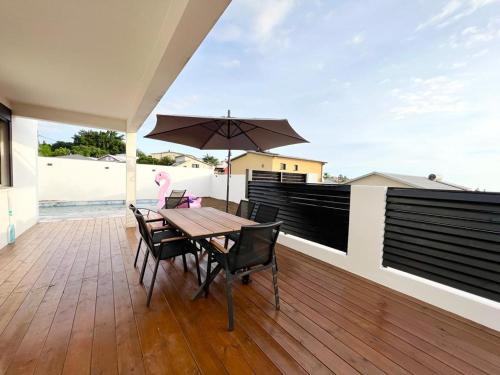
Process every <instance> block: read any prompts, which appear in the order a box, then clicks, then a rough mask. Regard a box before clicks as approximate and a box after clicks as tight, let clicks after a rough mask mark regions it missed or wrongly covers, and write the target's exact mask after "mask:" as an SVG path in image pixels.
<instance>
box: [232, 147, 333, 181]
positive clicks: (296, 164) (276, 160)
mask: <svg viewBox="0 0 500 375" xmlns="http://www.w3.org/2000/svg"><path fill="white" fill-rule="evenodd" d="M325 164H326V162H324V161H319V160H311V159H304V158H299V157H295V156H285V155H280V154H274V153H271V152H257V151H247V152H246V153H244V154H242V155H239V156H236V157H234V158H232V159H231V173H233V174H245V173H246V170H247V169H252V170H261V171H272V172H289V173H311V174H315V175H316V176H317V180H318V182H321V180H322V177H323V166H324V165H325Z"/></svg>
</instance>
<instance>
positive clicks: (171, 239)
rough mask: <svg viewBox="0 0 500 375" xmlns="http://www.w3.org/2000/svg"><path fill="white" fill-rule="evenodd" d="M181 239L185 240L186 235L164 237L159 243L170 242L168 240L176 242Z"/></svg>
mask: <svg viewBox="0 0 500 375" xmlns="http://www.w3.org/2000/svg"><path fill="white" fill-rule="evenodd" d="M182 240H187V237H184V236H178V237H170V238H164V239H163V240H161V241H160V243H170V242H176V241H182Z"/></svg>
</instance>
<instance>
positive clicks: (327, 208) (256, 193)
mask: <svg viewBox="0 0 500 375" xmlns="http://www.w3.org/2000/svg"><path fill="white" fill-rule="evenodd" d="M248 198H249V199H250V200H252V201H255V202H257V203H265V204H269V205H272V206H277V207H279V208H280V213H279V216H278V218H279V220H283V222H284V224H283V227H282V231H283V232H285V233H289V234H292V235H295V236H298V237H302V238H305V239H307V240H310V241H314V242H317V243H320V244H323V245H326V246H330V247H333V248H335V249H338V250H342V251H347V237H348V231H349V206H350V198H351V187H350V186H347V185H345V186H344V185H343V186H336V185H326V184H298V183H279V182H266V181H249V182H248Z"/></svg>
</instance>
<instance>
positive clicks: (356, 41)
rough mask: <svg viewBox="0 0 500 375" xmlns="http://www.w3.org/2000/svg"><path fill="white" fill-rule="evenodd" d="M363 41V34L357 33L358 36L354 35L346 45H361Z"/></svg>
mask: <svg viewBox="0 0 500 375" xmlns="http://www.w3.org/2000/svg"><path fill="white" fill-rule="evenodd" d="M364 41H365V37H364V35H363V34H361V33H359V34H356V35H354V36H353V37H352V38H351V39H349V41H348V42H347V44H354V45H356V44H361V43H363V42H364Z"/></svg>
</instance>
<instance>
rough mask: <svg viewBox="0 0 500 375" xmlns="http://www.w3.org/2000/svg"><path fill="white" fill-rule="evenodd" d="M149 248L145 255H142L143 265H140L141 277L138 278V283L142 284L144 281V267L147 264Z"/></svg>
mask: <svg viewBox="0 0 500 375" xmlns="http://www.w3.org/2000/svg"><path fill="white" fill-rule="evenodd" d="M148 257H149V248H147V249H146V254H144V263H143V264H142V269H141V276H140V277H139V283H140V284H142V280H143V279H144V273H145V272H146V265H147V264H148Z"/></svg>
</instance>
